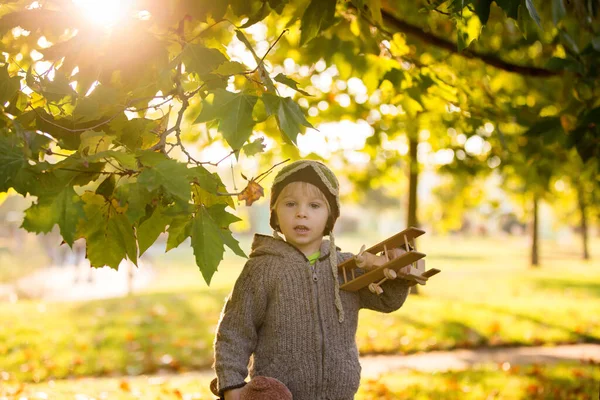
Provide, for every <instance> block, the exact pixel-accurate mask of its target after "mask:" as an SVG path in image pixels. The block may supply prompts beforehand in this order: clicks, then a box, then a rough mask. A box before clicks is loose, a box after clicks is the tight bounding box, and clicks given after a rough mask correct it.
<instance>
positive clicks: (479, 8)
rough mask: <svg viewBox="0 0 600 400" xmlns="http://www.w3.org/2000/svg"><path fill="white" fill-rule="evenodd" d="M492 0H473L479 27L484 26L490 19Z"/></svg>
mask: <svg viewBox="0 0 600 400" xmlns="http://www.w3.org/2000/svg"><path fill="white" fill-rule="evenodd" d="M491 5H492V0H475V14H477V16H478V17H479V21H481V25H485V24H487V22H488V19H489V17H490V6H491Z"/></svg>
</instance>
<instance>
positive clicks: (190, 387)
mask: <svg viewBox="0 0 600 400" xmlns="http://www.w3.org/2000/svg"><path fill="white" fill-rule="evenodd" d="M211 378H212V377H211V376H210V375H207V374H198V373H189V374H177V375H163V376H152V377H148V376H138V377H127V378H98V379H89V378H82V379H71V380H63V381H52V382H46V383H43V384H23V383H18V382H15V381H8V380H5V381H4V385H2V386H0V398H6V399H19V400H37V399H39V400H45V399H49V398H52V399H77V400H91V399H111V400H112V399H114V400H133V399H140V398H141V399H156V400H170V399H173V400H176V399H179V400H180V399H185V400H200V399H214V396H213V395H211V394H210V391H209V390H208V384H209V382H210V380H211ZM599 382H600V368H599V367H598V365H591V364H584V363H563V364H556V365H547V366H543V365H536V364H534V365H526V366H510V365H507V364H502V365H495V364H488V365H483V366H480V367H477V368H473V369H470V370H467V371H448V372H437V373H421V372H416V371H410V370H405V371H398V372H394V373H388V374H384V375H382V376H380V377H378V378H377V379H373V378H363V380H362V382H361V388H360V390H359V392H358V394H357V396H356V399H357V400H392V399H393V400H403V399H411V400H419V399H423V400H430V399H436V400H463V399H464V400H469V399H472V400H481V399H497V400H500V399H503V400H513V399H522V400H542V399H548V400H555V399H565V400H567V399H571V400H574V399H580V400H586V399H587V400H596V399H597V398H598V393H599V390H600V383H599ZM2 396H5V397H2Z"/></svg>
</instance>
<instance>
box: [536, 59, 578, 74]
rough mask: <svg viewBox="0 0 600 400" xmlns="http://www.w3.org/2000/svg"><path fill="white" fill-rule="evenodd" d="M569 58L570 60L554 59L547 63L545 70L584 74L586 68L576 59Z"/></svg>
mask: <svg viewBox="0 0 600 400" xmlns="http://www.w3.org/2000/svg"><path fill="white" fill-rule="evenodd" d="M567 57H568V58H558V57H552V58H550V59H549V60H548V62H547V63H546V65H545V68H547V69H549V70H552V71H560V70H567V71H572V72H576V73H579V74H583V73H584V66H583V65H582V64H581V63H580V62H579V61H578V60H576V59H575V58H573V57H570V56H567Z"/></svg>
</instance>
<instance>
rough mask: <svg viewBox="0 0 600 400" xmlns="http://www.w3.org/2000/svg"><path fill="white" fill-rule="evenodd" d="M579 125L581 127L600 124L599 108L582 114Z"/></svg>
mask: <svg viewBox="0 0 600 400" xmlns="http://www.w3.org/2000/svg"><path fill="white" fill-rule="evenodd" d="M581 123H582V124H583V125H589V124H600V107H596V108H592V109H591V110H589V111H587V112H586V113H584V116H583V118H582V119H581Z"/></svg>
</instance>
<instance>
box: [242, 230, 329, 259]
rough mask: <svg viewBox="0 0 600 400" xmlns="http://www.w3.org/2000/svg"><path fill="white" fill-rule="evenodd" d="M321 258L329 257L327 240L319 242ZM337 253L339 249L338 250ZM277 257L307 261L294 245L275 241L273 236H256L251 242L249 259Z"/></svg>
mask: <svg viewBox="0 0 600 400" xmlns="http://www.w3.org/2000/svg"><path fill="white" fill-rule="evenodd" d="M320 251H321V256H320V257H319V260H321V259H324V258H326V257H328V256H329V240H325V239H324V240H323V241H322V242H321V249H320ZM338 251H339V249H338ZM267 255H269V256H277V257H293V258H296V257H297V258H299V259H300V260H302V261H307V258H306V256H305V255H304V253H302V252H301V251H300V250H298V248H296V247H295V246H294V245H292V244H290V243H288V242H286V241H285V240H282V239H277V238H275V237H273V236H267V235H261V234H256V235H254V240H253V241H252V249H251V251H250V258H255V257H260V256H267Z"/></svg>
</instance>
